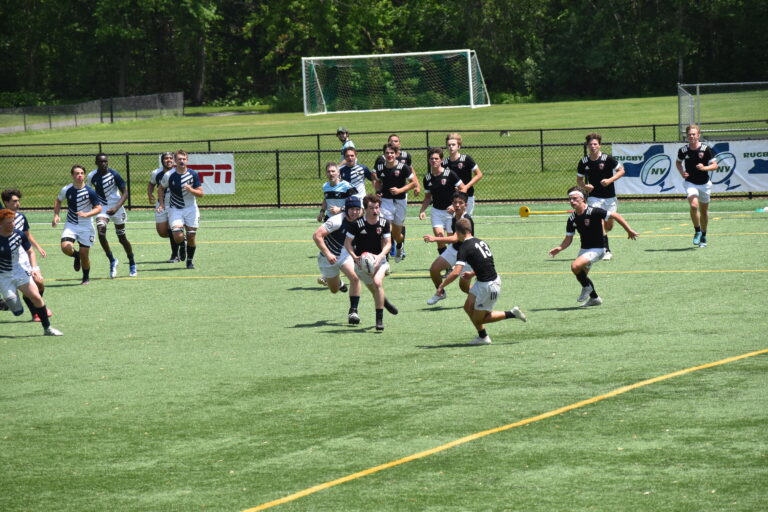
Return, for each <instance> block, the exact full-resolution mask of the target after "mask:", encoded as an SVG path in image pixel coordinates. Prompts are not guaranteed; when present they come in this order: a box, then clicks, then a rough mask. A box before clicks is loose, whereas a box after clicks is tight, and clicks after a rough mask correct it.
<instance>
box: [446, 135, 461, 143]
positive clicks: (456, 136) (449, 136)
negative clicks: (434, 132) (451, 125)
mask: <svg viewBox="0 0 768 512" xmlns="http://www.w3.org/2000/svg"><path fill="white" fill-rule="evenodd" d="M451 139H453V140H455V141H456V142H458V143H459V147H461V134H460V133H457V132H453V133H449V134H448V135H446V136H445V143H446V144H448V141H449V140H451Z"/></svg>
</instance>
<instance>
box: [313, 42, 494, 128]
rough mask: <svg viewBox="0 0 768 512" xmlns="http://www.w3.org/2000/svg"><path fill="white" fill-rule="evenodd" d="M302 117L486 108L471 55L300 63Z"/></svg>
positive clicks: (355, 57)
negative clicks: (302, 89)
mask: <svg viewBox="0 0 768 512" xmlns="http://www.w3.org/2000/svg"><path fill="white" fill-rule="evenodd" d="M301 62H302V81H303V84H304V114H305V115H314V114H327V113H331V112H338V113H346V112H371V111H381V110H405V109H425V108H451V107H473V108H474V107H486V106H488V105H490V104H491V102H490V99H489V97H488V90H487V89H486V87H485V81H484V80H483V74H482V72H481V71H480V63H479V62H478V60H477V55H476V54H475V52H474V50H450V51H439V52H423V53H391V54H382V55H347V56H339V57H302V59H301Z"/></svg>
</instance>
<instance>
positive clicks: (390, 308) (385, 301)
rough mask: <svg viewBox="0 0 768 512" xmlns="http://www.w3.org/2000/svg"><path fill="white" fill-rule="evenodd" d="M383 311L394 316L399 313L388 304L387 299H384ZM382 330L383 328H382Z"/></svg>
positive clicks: (392, 305)
mask: <svg viewBox="0 0 768 512" xmlns="http://www.w3.org/2000/svg"><path fill="white" fill-rule="evenodd" d="M384 309H386V310H387V311H389V314H390V315H396V314H397V313H399V311H398V310H397V308H396V307H395V305H394V304H392V303H391V302H389V299H387V298H384ZM382 329H383V327H382Z"/></svg>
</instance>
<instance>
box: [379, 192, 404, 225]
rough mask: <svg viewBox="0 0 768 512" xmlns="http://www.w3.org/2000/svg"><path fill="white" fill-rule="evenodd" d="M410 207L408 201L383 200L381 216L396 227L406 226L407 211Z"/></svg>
mask: <svg viewBox="0 0 768 512" xmlns="http://www.w3.org/2000/svg"><path fill="white" fill-rule="evenodd" d="M407 206H408V200H407V199H386V198H383V197H382V198H381V216H382V217H384V218H385V219H387V220H388V221H389V222H390V223H392V224H394V225H395V226H404V225H405V210H406V207H407Z"/></svg>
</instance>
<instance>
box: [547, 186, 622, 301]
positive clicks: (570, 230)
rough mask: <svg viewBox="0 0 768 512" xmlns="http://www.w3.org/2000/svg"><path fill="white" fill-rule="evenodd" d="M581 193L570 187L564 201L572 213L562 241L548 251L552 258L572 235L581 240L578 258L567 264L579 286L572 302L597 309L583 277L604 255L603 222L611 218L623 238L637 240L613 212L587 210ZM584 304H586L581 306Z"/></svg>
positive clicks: (591, 287) (590, 287) (595, 298)
mask: <svg viewBox="0 0 768 512" xmlns="http://www.w3.org/2000/svg"><path fill="white" fill-rule="evenodd" d="M585 196H586V194H585V192H584V189H582V188H581V187H571V188H569V189H568V201H569V202H570V203H571V208H573V213H571V215H570V216H569V217H568V222H567V224H566V228H565V238H564V239H563V241H562V242H561V243H560V245H558V246H557V247H554V248H552V249H551V250H550V251H549V255H550V256H552V257H553V258H554V257H555V256H556V255H557V254H558V253H560V252H561V251H564V250H565V249H567V248H568V246H570V245H571V242H572V241H573V235H574V234H575V233H576V231H578V232H579V236H580V237H581V250H579V254H578V256H576V259H575V260H573V262H572V263H571V272H573V274H574V275H575V276H576V279H577V280H578V281H579V283H581V294H580V295H579V298H578V299H576V301H577V302H583V303H582V304H581V305H582V306H585V307H587V306H599V305H600V304H602V303H603V299H601V298H600V296H599V295H598V294H597V292H596V291H595V286H594V284H593V283H592V280H591V279H589V277H587V274H588V273H589V269H590V268H591V267H592V264H593V263H595V262H597V261H600V260H601V259H602V258H603V255H604V254H605V247H604V245H603V221H606V220H608V219H610V218H613V219H615V220H616V222H618V223H619V224H620V225H621V227H622V228H624V231H626V232H627V236H628V237H629V238H631V239H632V240H635V239H637V231H635V230H633V229H632V228H631V227H630V226H629V224H628V223H627V221H626V220H624V217H622V216H621V215H619V214H618V213H617V212H609V211H606V210H603V209H602V208H597V207H591V206H587V202H586V199H585ZM584 301H586V302H584Z"/></svg>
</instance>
